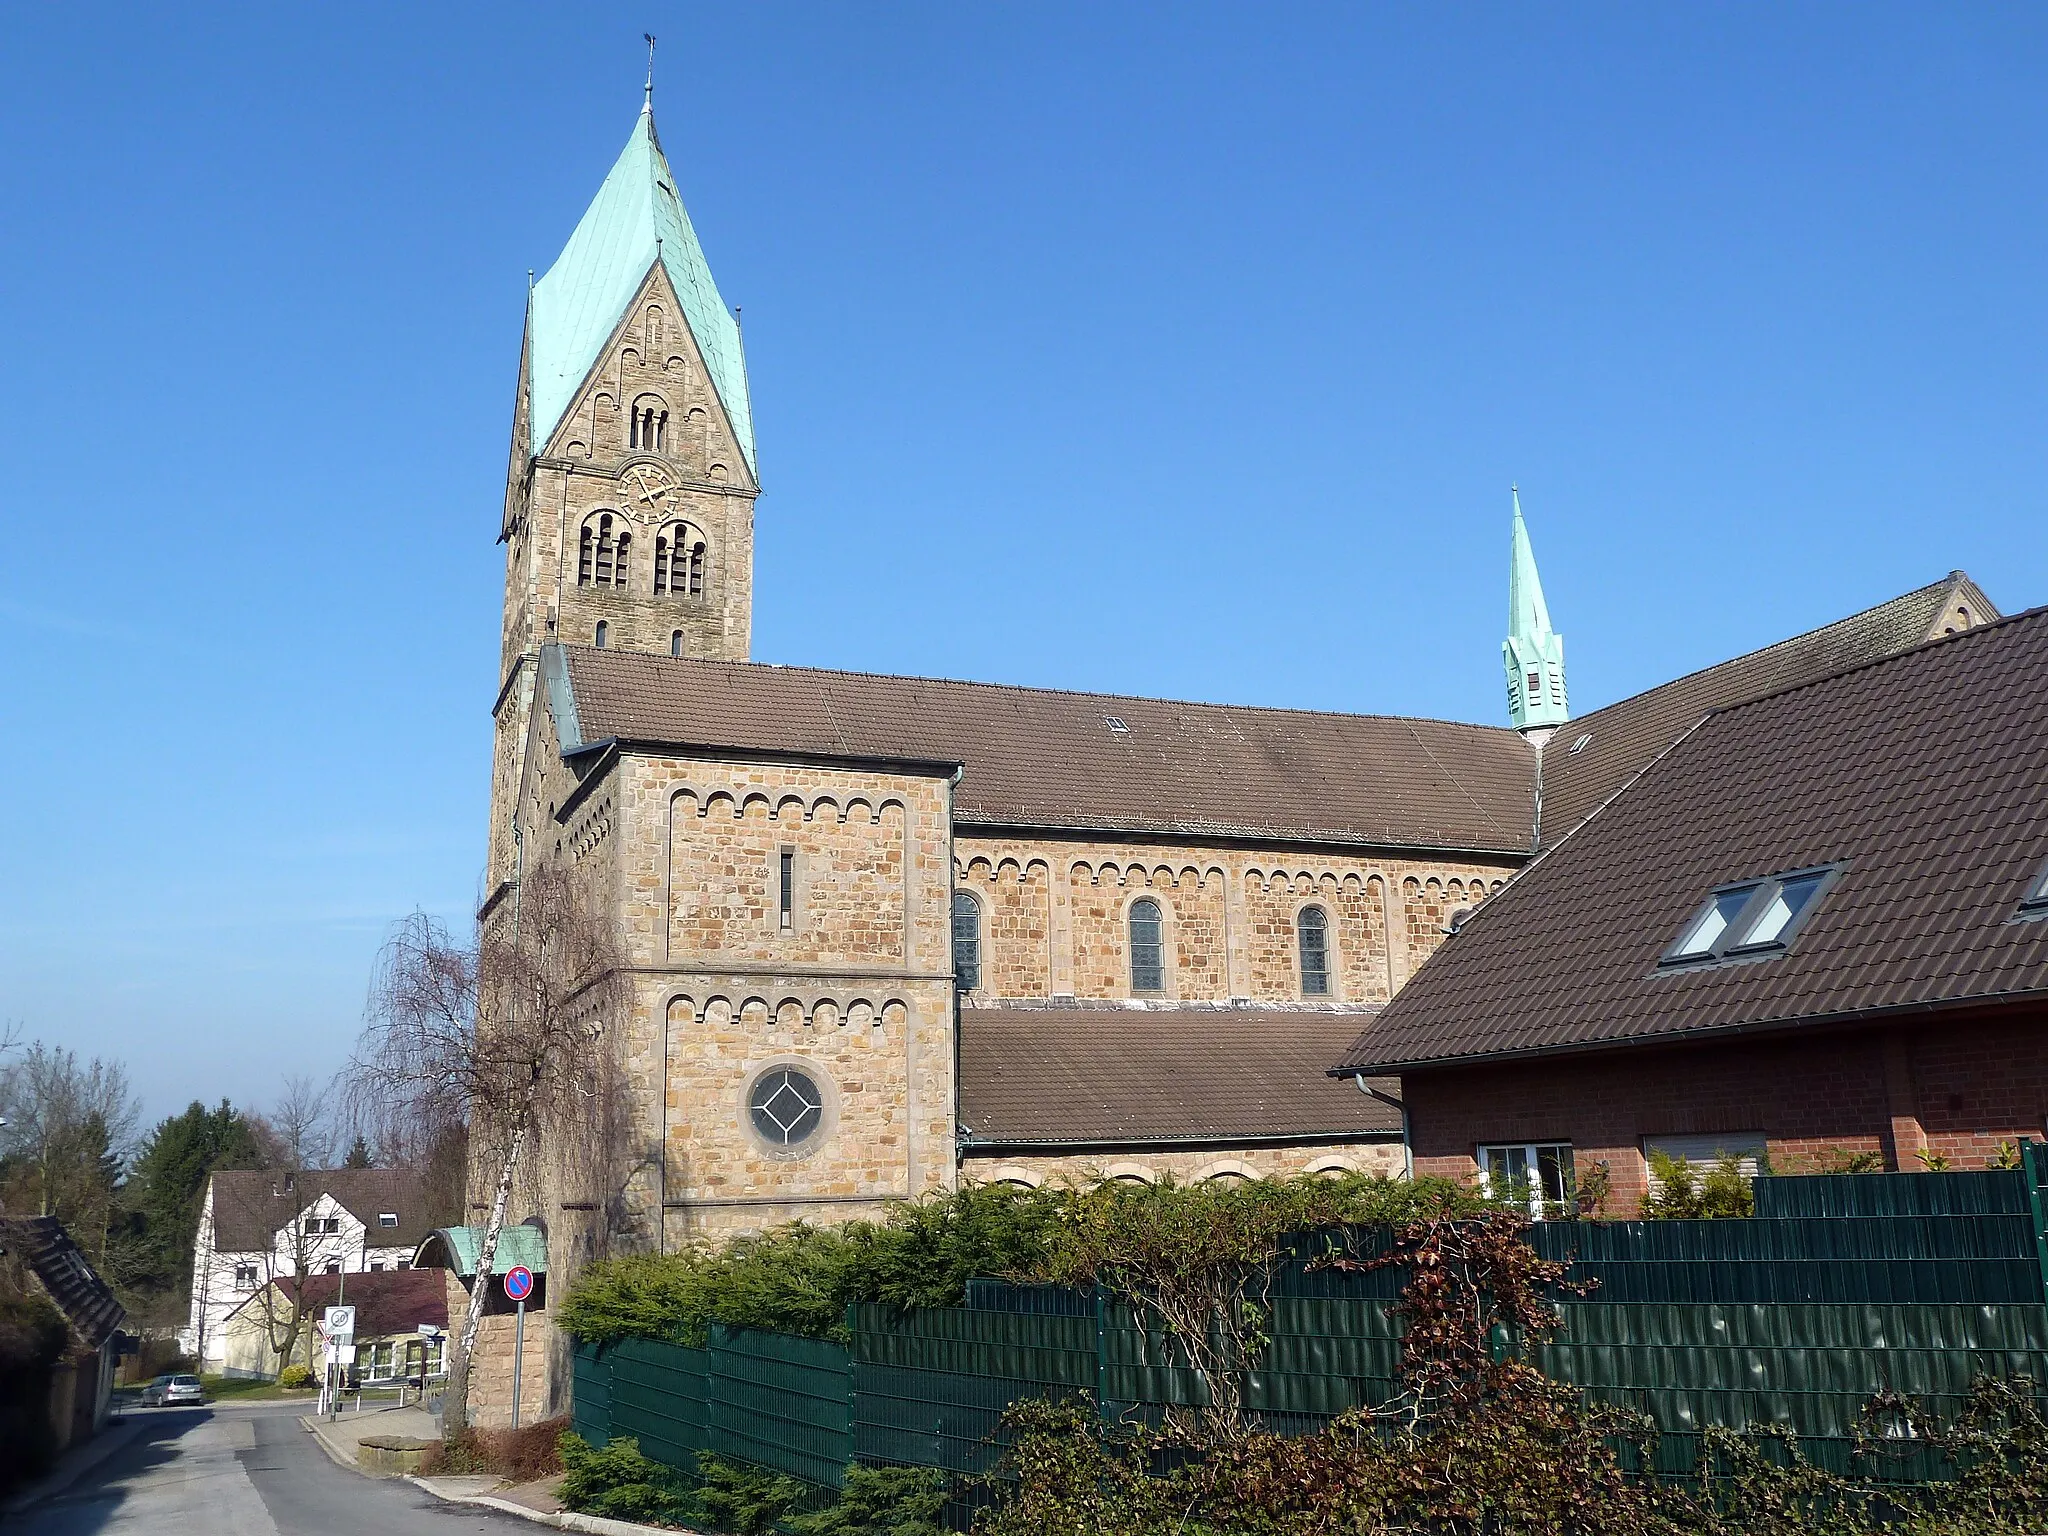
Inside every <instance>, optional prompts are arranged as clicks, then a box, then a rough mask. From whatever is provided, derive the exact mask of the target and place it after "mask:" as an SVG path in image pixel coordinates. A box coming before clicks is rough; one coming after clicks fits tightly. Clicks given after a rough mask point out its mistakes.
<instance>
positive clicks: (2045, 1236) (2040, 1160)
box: [2020, 1136, 2048, 1306]
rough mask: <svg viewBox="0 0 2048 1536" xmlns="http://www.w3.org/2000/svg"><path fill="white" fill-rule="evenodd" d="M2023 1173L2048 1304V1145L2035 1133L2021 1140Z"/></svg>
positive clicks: (2044, 1302) (2043, 1298)
mask: <svg viewBox="0 0 2048 1536" xmlns="http://www.w3.org/2000/svg"><path fill="white" fill-rule="evenodd" d="M2020 1174H2021V1177H2023V1178H2024V1179H2025V1180H2026V1181H2027V1210H2028V1211H2029V1212H2030V1213H2031V1214H2032V1216H2033V1219H2034V1255H2035V1257H2036V1258H2037V1259H2039V1260H2040V1263H2041V1304H2042V1305H2043V1306H2048V1206H2044V1201H2043V1198H2042V1186H2043V1185H2048V1146H2043V1145H2042V1144H2041V1143H2040V1142H2038V1141H2035V1140H2034V1139H2033V1138H2032V1137H2031V1136H2029V1137H2025V1138H2022V1140H2021V1141H2020Z"/></svg>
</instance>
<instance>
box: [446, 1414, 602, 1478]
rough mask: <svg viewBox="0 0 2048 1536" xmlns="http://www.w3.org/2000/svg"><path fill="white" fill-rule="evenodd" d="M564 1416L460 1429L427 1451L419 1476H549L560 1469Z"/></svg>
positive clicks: (565, 1420) (566, 1420)
mask: <svg viewBox="0 0 2048 1536" xmlns="http://www.w3.org/2000/svg"><path fill="white" fill-rule="evenodd" d="M568 1423H569V1421H568V1419H567V1418H553V1419H542V1420H541V1421H540V1422H539V1423H538V1424H524V1425H521V1426H520V1427H519V1428H518V1429H469V1428H466V1429H461V1430H458V1431H457V1432H456V1433H455V1434H453V1435H450V1436H449V1437H448V1438H447V1439H446V1440H443V1441H442V1442H441V1443H440V1444H439V1445H437V1446H435V1447H434V1448H433V1449H432V1450H431V1451H429V1452H427V1455H426V1459H425V1461H424V1463H423V1464H422V1465H421V1467H420V1472H421V1474H422V1475H423V1476H427V1477H438V1476H450V1475H456V1474H466V1473H478V1472H489V1473H492V1474H493V1475H495V1476H498V1477H502V1478H505V1479H507V1480H509V1481H511V1482H515V1483H530V1482H533V1481H534V1480H535V1479H536V1478H542V1477H552V1476H553V1475H554V1474H555V1473H557V1472H559V1471H561V1470H562V1460H561V1454H560V1451H559V1448H558V1447H559V1444H560V1441H561V1438H562V1435H563V1432H564V1431H565V1430H566V1429H567V1427H568Z"/></svg>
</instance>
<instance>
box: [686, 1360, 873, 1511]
mask: <svg viewBox="0 0 2048 1536" xmlns="http://www.w3.org/2000/svg"><path fill="white" fill-rule="evenodd" d="M705 1353H706V1354H707V1355H708V1356H709V1357H710V1372H709V1376H710V1381H709V1391H708V1393H707V1399H706V1403H705V1412H706V1440H707V1441H708V1448H709V1449H710V1450H711V1451H713V1452H714V1453H716V1454H717V1455H720V1456H728V1457H731V1458H732V1459H734V1460H736V1461H749V1462H752V1463H754V1465H756V1466H761V1467H772V1468H773V1469H774V1470H776V1471H778V1472H787V1473H789V1475H790V1476H792V1477H800V1478H802V1479H803V1480H804V1481H805V1482H807V1483H814V1484H816V1485H818V1486H820V1487H825V1488H837V1487H839V1486H840V1484H841V1483H842V1482H843V1481H844V1480H845V1476H846V1464H847V1463H848V1462H849V1461H851V1460H853V1362H852V1360H851V1358H850V1356H849V1355H848V1353H847V1349H846V1346H845V1345H843V1344H834V1343H832V1342H830V1341H829V1340H826V1339H800V1338H795V1337H792V1336H791V1335H789V1334H784V1333H765V1332H762V1331H760V1330H758V1329H752V1328H726V1327H723V1326H720V1325H718V1324H713V1325H712V1328H711V1348H710V1349H709V1350H707V1351H706V1352H705Z"/></svg>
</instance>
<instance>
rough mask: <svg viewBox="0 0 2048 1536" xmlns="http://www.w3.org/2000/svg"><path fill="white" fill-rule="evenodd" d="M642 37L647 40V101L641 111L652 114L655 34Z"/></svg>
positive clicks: (646, 33)
mask: <svg viewBox="0 0 2048 1536" xmlns="http://www.w3.org/2000/svg"><path fill="white" fill-rule="evenodd" d="M640 35H641V36H642V37H644V38H646V39H647V100H646V101H645V102H644V103H643V104H642V105H641V107H640V110H641V111H642V112H652V111H653V110H654V34H653V33H652V32H642V33H641V34H640Z"/></svg>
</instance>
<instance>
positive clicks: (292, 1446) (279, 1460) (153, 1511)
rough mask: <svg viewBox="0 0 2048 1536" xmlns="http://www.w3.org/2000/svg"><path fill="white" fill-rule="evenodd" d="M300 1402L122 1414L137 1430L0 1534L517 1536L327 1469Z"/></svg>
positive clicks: (397, 1486)
mask: <svg viewBox="0 0 2048 1536" xmlns="http://www.w3.org/2000/svg"><path fill="white" fill-rule="evenodd" d="M305 1411H306V1406H305V1404H303V1403H274V1404H273V1403H265V1404H249V1405H246V1406H244V1405H237V1406H233V1407H222V1408H143V1409H132V1410H130V1411H129V1412H128V1413H126V1414H124V1415H123V1417H124V1419H126V1420H128V1421H129V1422H132V1423H134V1424H135V1425H136V1426H137V1427H138V1429H139V1433H138V1434H137V1435H136V1437H135V1438H134V1440H132V1441H130V1442H129V1443H128V1444H126V1445H124V1446H122V1447H121V1449H120V1450H118V1451H116V1452H114V1453H113V1454H112V1455H111V1456H109V1457H108V1458H107V1459H106V1460H105V1461H103V1462H101V1463H100V1464H99V1465H98V1466H96V1467H94V1468H92V1469H91V1470H90V1471H88V1472H86V1473H85V1475H84V1476H82V1477H81V1478H79V1480H78V1481H77V1482H75V1483H73V1484H72V1485H71V1486H70V1487H69V1488H67V1489H65V1490H64V1491H63V1492H62V1493H60V1494H58V1495H57V1496H56V1497H55V1498H52V1499H49V1500H47V1501H45V1502H43V1503H41V1504H37V1505H34V1506H33V1507H31V1508H30V1509H28V1510H25V1511H24V1512H22V1513H21V1514H19V1515H16V1516H14V1517H13V1518H12V1519H11V1520H9V1521H7V1522H6V1526H7V1530H8V1532H9V1536H14V1533H17V1532H18V1533H20V1536H186V1533H188V1532H189V1533H191V1536H330V1533H331V1536H366V1533H375V1536H384V1533H389V1536H470V1533H476V1536H513V1533H519V1536H525V1533H528V1532H531V1531H533V1530H534V1529H535V1527H534V1526H533V1525H531V1524H530V1523H529V1522H527V1521H525V1520H521V1519H519V1518H518V1517H517V1516H514V1515H506V1514H500V1513H498V1512H496V1511H494V1510H485V1509H477V1508H475V1507H473V1506H467V1505H459V1504H444V1503H442V1502H441V1501H440V1500H439V1499H436V1498H435V1497H434V1496H433V1495H432V1494H430V1493H428V1492H426V1490H424V1489H422V1488H416V1487H414V1486H413V1485H412V1484H411V1483H408V1482H406V1481H405V1480H404V1479H403V1478H370V1477H364V1476H362V1475H360V1474H359V1473H355V1472H350V1471H347V1470H346V1469H344V1468H342V1467H338V1466H336V1465H335V1464H334V1463H333V1462H332V1461H330V1460H329V1459H328V1457H327V1454H326V1452H324V1451H322V1450H321V1449H320V1447H319V1446H318V1445H317V1444H316V1443H315V1442H314V1440H313V1437H312V1436H311V1435H310V1434H308V1433H307V1432H306V1431H305V1429H304V1428H302V1427H301V1426H300V1424H299V1415H300V1414H302V1413H304V1412H305Z"/></svg>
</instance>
